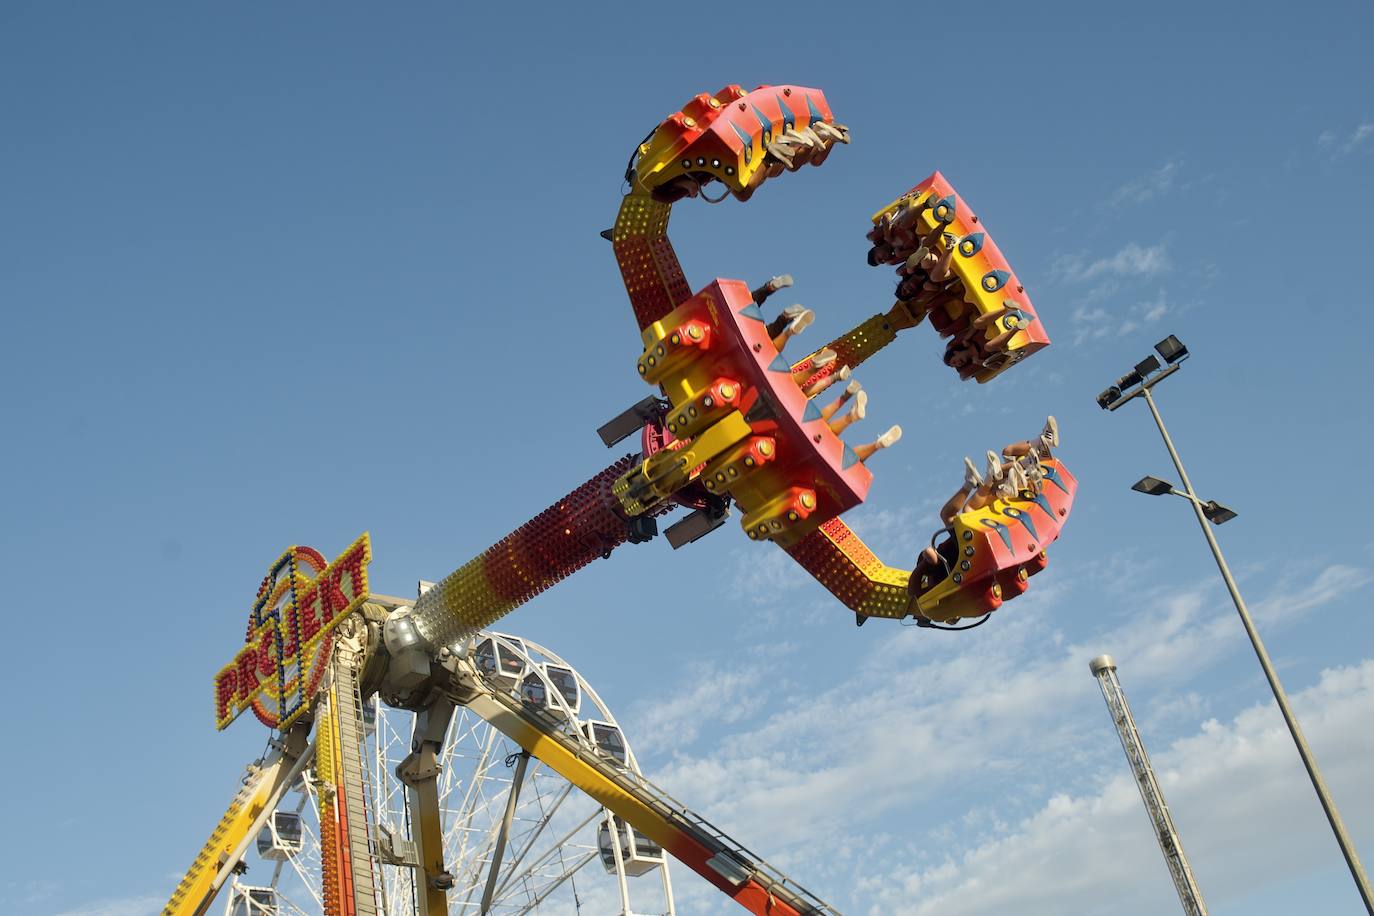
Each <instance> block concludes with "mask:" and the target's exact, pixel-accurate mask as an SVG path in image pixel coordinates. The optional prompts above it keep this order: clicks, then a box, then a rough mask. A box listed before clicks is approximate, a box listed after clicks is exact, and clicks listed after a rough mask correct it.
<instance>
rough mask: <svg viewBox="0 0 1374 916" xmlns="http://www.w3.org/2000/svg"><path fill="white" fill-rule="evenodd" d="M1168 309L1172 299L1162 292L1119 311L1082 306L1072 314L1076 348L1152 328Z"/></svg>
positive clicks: (1098, 306)
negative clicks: (1147, 327)
mask: <svg viewBox="0 0 1374 916" xmlns="http://www.w3.org/2000/svg"><path fill="white" fill-rule="evenodd" d="M1169 308H1170V305H1169V296H1168V293H1167V292H1166V291H1165V290H1163V289H1161V290H1160V291H1159V293H1158V294H1157V295H1155V296H1154V297H1153V298H1151V299H1147V300H1145V301H1144V302H1140V303H1137V304H1136V305H1133V306H1126V307H1123V308H1119V309H1116V310H1108V309H1107V308H1105V307H1104V306H1101V305H1092V304H1086V303H1085V304H1082V305H1079V306H1078V307H1077V308H1076V309H1074V311H1073V321H1074V332H1073V344H1074V345H1075V346H1077V345H1079V344H1082V343H1086V342H1088V341H1091V340H1105V339H1109V338H1114V337H1125V336H1126V335H1127V334H1130V333H1131V332H1132V331H1135V330H1137V329H1139V328H1140V327H1142V326H1143V325H1147V324H1153V323H1154V322H1156V321H1158V320H1159V319H1161V318H1163V317H1164V316H1165V315H1166V314H1167V313H1168V312H1169Z"/></svg>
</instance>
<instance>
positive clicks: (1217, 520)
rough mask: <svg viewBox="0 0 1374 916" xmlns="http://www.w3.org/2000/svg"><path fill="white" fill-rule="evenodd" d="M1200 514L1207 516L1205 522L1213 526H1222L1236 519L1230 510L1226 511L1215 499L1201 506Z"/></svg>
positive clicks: (1233, 512)
mask: <svg viewBox="0 0 1374 916" xmlns="http://www.w3.org/2000/svg"><path fill="white" fill-rule="evenodd" d="M1202 514H1203V515H1205V516H1207V521H1209V522H1211V523H1212V524H1213V525H1224V524H1226V523H1227V522H1229V521H1230V520H1231V519H1233V518H1235V517H1236V513H1235V511H1234V510H1232V509H1228V508H1226V507H1225V506H1223V505H1222V504H1221V503H1219V502H1217V501H1216V500H1215V499H1209V500H1207V502H1205V503H1203V504H1202Z"/></svg>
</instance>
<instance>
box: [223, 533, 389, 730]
mask: <svg viewBox="0 0 1374 916" xmlns="http://www.w3.org/2000/svg"><path fill="white" fill-rule="evenodd" d="M371 560H372V543H371V541H370V540H369V539H368V536H367V532H363V534H362V536H361V537H359V538H358V539H357V540H356V541H354V542H353V543H352V544H350V545H349V547H348V549H347V550H345V551H344V552H343V553H342V554H340V555H339V556H338V557H337V558H336V559H335V560H334V562H332V563H329V564H327V565H326V563H325V560H324V557H323V556H322V555H321V554H320V552H319V551H317V550H314V549H313V548H310V547H290V548H287V550H286V552H285V553H283V554H282V555H281V557H280V558H279V559H278V560H277V562H275V563H273V564H272V568H271V569H270V570H269V571H268V573H267V575H266V577H264V578H263V580H262V585H261V586H260V587H259V588H258V597H257V600H256V601H255V602H254V603H253V610H252V612H251V613H249V615H248V636H247V640H246V644H245V645H244V647H243V649H241V650H240V651H239V653H238V655H236V656H234V660H233V661H232V662H230V663H229V664H227V665H225V666H224V667H223V668H222V669H220V672H219V674H217V675H215V727H216V728H220V729H222V728H224V727H225V726H227V725H228V724H229V723H230V722H232V721H234V719H236V718H238V716H239V714H240V713H242V712H243V711H244V710H245V709H248V708H249V707H250V706H251V707H252V709H253V712H254V714H255V715H257V717H258V719H259V720H261V721H262V723H263V724H264V725H267V726H270V727H272V728H286V727H287V726H289V725H290V724H291V723H292V722H294V721H296V719H298V718H299V717H300V715H301V714H302V713H303V712H305V711H306V710H307V709H309V708H310V700H311V698H312V697H313V696H314V695H315V691H316V689H317V688H318V687H319V686H320V680H321V678H323V677H324V672H325V670H326V668H328V662H329V653H330V650H331V649H332V648H333V636H332V631H333V629H334V627H336V626H337V625H338V624H339V623H340V622H341V621H342V620H343V619H344V618H345V617H347V616H348V615H349V613H351V612H352V611H353V610H354V609H356V608H357V607H358V606H359V605H360V604H362V603H363V601H365V600H366V599H367V594H368V592H367V564H368V563H369V562H370V561H371Z"/></svg>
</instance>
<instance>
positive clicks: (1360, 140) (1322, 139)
mask: <svg viewBox="0 0 1374 916" xmlns="http://www.w3.org/2000/svg"><path fill="white" fill-rule="evenodd" d="M1371 137H1374V124H1360V125H1358V126H1357V127H1356V128H1355V129H1354V130H1352V131H1351V132H1350V133H1348V134H1347V133H1339V132H1337V131H1334V130H1326V131H1322V133H1321V136H1319V137H1317V145H1318V146H1319V147H1321V148H1322V149H1323V150H1325V151H1326V153H1327V155H1328V156H1330V157H1331V158H1332V159H1341V158H1343V157H1345V156H1349V155H1350V154H1351V153H1353V152H1355V151H1356V150H1357V149H1359V148H1360V147H1362V146H1364V144H1365V142H1366V141H1368V140H1369V139H1370V138H1371Z"/></svg>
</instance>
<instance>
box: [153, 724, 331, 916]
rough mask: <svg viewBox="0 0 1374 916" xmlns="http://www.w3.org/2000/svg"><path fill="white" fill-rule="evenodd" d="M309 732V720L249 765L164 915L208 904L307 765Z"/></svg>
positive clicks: (196, 915)
mask: <svg viewBox="0 0 1374 916" xmlns="http://www.w3.org/2000/svg"><path fill="white" fill-rule="evenodd" d="M309 736H310V724H309V723H308V722H307V723H302V724H299V725H296V726H294V727H292V728H291V730H290V731H288V732H287V733H286V735H285V736H283V739H282V741H281V744H280V746H279V747H277V748H276V749H274V750H273V751H272V753H271V754H270V755H269V756H268V757H266V758H265V759H263V760H262V761H260V762H259V763H257V764H256V765H254V766H253V767H251V768H250V770H249V775H248V776H247V777H246V778H245V780H244V783H243V787H242V788H241V789H239V791H238V794H237V795H235V796H234V800H233V801H231V802H230V803H229V807H228V808H227V809H226V810H225V812H224V816H223V817H221V818H220V821H219V823H218V824H217V825H215V829H214V831H213V832H211V834H210V838H209V839H208V840H207V841H206V842H205V845H204V846H203V847H201V850H200V853H199V854H198V855H197V856H196V858H195V861H194V862H192V863H191V867H190V868H189V869H187V871H186V874H185V875H184V876H183V877H182V879H181V881H180V883H178V884H177V886H176V890H174V891H173V892H172V897H171V899H170V900H168V901H167V905H166V906H164V907H163V908H162V913H163V916H200V914H202V913H204V912H205V911H206V910H207V909H209V907H210V904H211V903H212V902H213V901H214V899H215V895H216V894H218V893H219V889H220V888H221V887H223V886H224V882H225V881H227V880H228V878H229V875H230V874H231V873H232V871H233V868H234V866H235V865H237V864H238V863H239V861H240V860H241V859H242V858H243V855H244V853H245V852H247V850H248V844H249V843H250V842H251V841H252V839H253V837H254V836H256V835H257V833H258V831H259V830H261V829H262V826H263V824H264V823H266V821H267V818H268V816H269V815H270V814H271V813H272V811H273V810H275V809H276V807H277V802H278V801H280V799H281V797H282V795H284V794H285V793H286V790H287V789H288V788H289V787H290V786H291V783H292V782H293V781H294V780H295V779H296V777H297V776H299V775H300V773H301V771H302V770H304V769H305V765H306V764H307V763H308V762H309V760H310V757H311V754H310V751H309V748H308V742H309Z"/></svg>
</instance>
